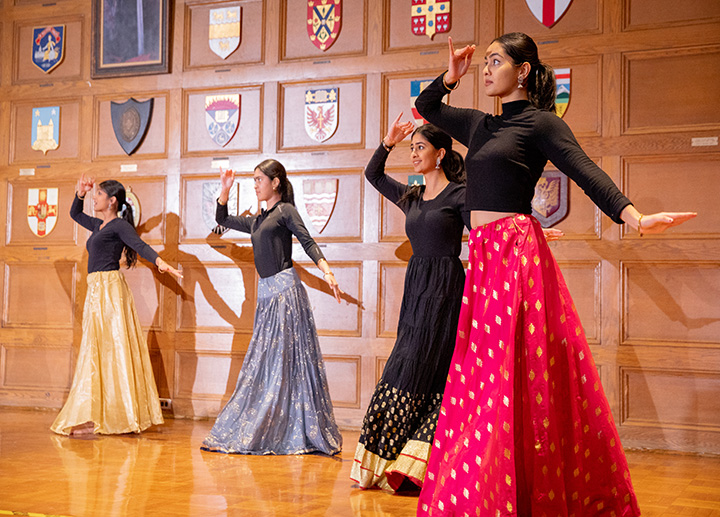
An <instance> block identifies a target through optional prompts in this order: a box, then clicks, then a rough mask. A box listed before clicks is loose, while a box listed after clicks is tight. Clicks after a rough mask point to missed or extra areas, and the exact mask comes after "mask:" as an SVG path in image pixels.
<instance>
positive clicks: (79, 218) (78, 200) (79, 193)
mask: <svg viewBox="0 0 720 517" xmlns="http://www.w3.org/2000/svg"><path fill="white" fill-rule="evenodd" d="M94 185H95V179H94V178H86V177H85V174H83V175H82V176H80V179H79V180H78V182H77V184H76V185H75V199H74V200H73V204H72V206H71V207H70V217H72V219H73V221H75V222H76V223H78V224H79V225H80V226H82V227H83V228H85V229H87V230H90V231H91V232H92V231H94V230H95V229H97V228H98V227H99V226H100V224H101V223H102V221H101V220H100V219H98V218H96V217H90V216H89V215H87V214H86V213H85V212H83V205H84V203H85V195H86V194H87V193H88V192H90V191H91V190H92V188H93V186H94Z"/></svg>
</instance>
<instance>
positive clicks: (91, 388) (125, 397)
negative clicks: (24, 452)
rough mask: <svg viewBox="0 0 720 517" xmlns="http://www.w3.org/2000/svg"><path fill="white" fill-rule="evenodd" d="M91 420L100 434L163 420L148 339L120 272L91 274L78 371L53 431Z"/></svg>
mask: <svg viewBox="0 0 720 517" xmlns="http://www.w3.org/2000/svg"><path fill="white" fill-rule="evenodd" d="M88 422H93V432H95V433H100V434H123V433H139V432H140V431H143V430H145V429H147V428H148V427H150V426H151V425H157V424H162V423H163V417H162V410H161V409H160V399H159V397H158V393H157V387H156V386H155V377H154V376H153V370H152V364H151V363H150V354H149V353H148V347H147V342H146V341H145V336H144V335H143V332H142V328H141V327H140V320H139V318H138V315H137V311H136V309H135V301H134V300H133V296H132V292H131V291H130V288H129V287H128V285H127V282H126V281H125V277H124V276H123V274H122V273H121V272H120V271H99V272H96V273H90V274H89V275H88V277H87V296H86V297H85V306H84V309H83V322H82V341H81V343H80V352H79V354H78V360H77V365H76V367H75V375H74V377H73V382H72V387H71V388H70V394H69V395H68V398H67V401H66V402H65V405H64V406H63V408H62V410H61V411H60V414H59V415H58V416H57V418H56V419H55V422H54V423H53V425H52V426H51V429H52V430H53V431H55V432H56V433H58V434H64V435H67V434H70V432H71V431H72V428H73V427H75V426H78V425H81V424H85V423H88Z"/></svg>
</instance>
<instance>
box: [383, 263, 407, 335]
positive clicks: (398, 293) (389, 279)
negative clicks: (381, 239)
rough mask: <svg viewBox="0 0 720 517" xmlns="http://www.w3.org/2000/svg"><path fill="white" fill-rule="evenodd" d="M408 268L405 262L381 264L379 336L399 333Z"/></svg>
mask: <svg viewBox="0 0 720 517" xmlns="http://www.w3.org/2000/svg"><path fill="white" fill-rule="evenodd" d="M406 269H407V263H405V262H381V263H380V265H379V273H380V278H379V279H378V284H379V285H378V303H377V307H378V322H377V336H378V337H391V338H394V337H395V336H396V335H397V324H398V319H399V316H400V305H401V302H402V295H403V292H404V286H405V270H406Z"/></svg>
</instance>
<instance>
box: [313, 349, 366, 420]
mask: <svg viewBox="0 0 720 517" xmlns="http://www.w3.org/2000/svg"><path fill="white" fill-rule="evenodd" d="M360 359H361V358H360V356H335V355H323V360H324V361H325V370H326V373H327V379H328V386H329V388H330V398H331V399H332V402H333V406H335V407H340V408H353V409H364V408H361V406H360V386H361V383H360V377H361V369H360Z"/></svg>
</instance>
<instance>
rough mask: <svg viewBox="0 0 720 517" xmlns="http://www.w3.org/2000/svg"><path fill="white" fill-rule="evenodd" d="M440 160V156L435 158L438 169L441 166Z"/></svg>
mask: <svg viewBox="0 0 720 517" xmlns="http://www.w3.org/2000/svg"><path fill="white" fill-rule="evenodd" d="M440 161H441V160H440V158H438V159H437V160H435V168H436V169H439V168H440Z"/></svg>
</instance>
